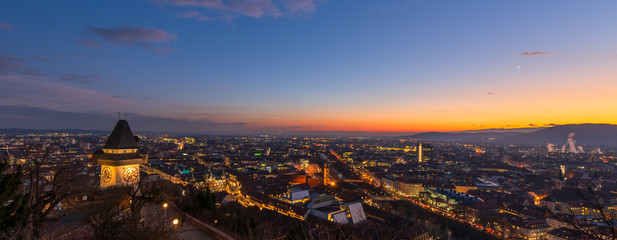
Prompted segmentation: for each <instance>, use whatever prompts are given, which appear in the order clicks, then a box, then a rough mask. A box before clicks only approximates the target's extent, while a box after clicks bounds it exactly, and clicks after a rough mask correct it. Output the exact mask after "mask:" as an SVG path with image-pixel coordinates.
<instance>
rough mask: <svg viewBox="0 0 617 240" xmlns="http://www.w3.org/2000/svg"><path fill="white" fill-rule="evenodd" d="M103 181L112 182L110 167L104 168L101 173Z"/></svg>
mask: <svg viewBox="0 0 617 240" xmlns="http://www.w3.org/2000/svg"><path fill="white" fill-rule="evenodd" d="M101 181H103V182H109V181H111V169H110V168H108V167H104V168H103V170H102V171H101Z"/></svg>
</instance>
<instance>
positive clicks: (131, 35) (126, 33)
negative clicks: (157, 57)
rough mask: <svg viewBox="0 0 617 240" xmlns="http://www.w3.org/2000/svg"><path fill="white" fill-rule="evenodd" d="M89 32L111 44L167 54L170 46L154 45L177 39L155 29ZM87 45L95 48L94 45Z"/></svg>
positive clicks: (96, 30)
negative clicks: (134, 46) (139, 47)
mask: <svg viewBox="0 0 617 240" xmlns="http://www.w3.org/2000/svg"><path fill="white" fill-rule="evenodd" d="M88 30H89V31H90V32H92V33H94V34H95V35H97V36H99V37H101V38H103V39H104V40H105V41H107V42H109V43H111V44H114V45H139V46H141V47H142V48H144V49H146V50H148V51H152V52H156V53H166V52H170V51H171V50H172V49H171V48H170V47H168V46H156V45H154V44H152V43H159V44H161V43H163V44H166V43H168V42H169V41H171V40H175V39H176V35H174V34H172V33H169V32H167V31H165V30H160V29H154V28H143V27H128V26H117V27H115V28H100V27H88ZM87 44H90V45H91V46H93V44H92V43H87ZM82 45H83V43H82Z"/></svg>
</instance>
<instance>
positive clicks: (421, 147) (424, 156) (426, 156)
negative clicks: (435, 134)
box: [416, 142, 434, 162]
mask: <svg viewBox="0 0 617 240" xmlns="http://www.w3.org/2000/svg"><path fill="white" fill-rule="evenodd" d="M433 151H434V147H433V145H432V144H429V143H420V142H419V143H418V144H417V145H416V153H417V155H418V162H425V161H428V160H431V159H433Z"/></svg>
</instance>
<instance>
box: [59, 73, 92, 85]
mask: <svg viewBox="0 0 617 240" xmlns="http://www.w3.org/2000/svg"><path fill="white" fill-rule="evenodd" d="M99 79H101V75H99V74H88V75H78V74H70V73H65V74H64V75H62V76H60V78H59V79H58V80H59V81H61V82H73V83H79V84H85V83H91V82H93V80H99Z"/></svg>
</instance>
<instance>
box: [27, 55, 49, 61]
mask: <svg viewBox="0 0 617 240" xmlns="http://www.w3.org/2000/svg"><path fill="white" fill-rule="evenodd" d="M32 59H34V60H38V61H41V62H51V59H49V58H46V57H43V56H34V57H32Z"/></svg>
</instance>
